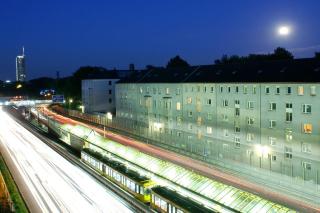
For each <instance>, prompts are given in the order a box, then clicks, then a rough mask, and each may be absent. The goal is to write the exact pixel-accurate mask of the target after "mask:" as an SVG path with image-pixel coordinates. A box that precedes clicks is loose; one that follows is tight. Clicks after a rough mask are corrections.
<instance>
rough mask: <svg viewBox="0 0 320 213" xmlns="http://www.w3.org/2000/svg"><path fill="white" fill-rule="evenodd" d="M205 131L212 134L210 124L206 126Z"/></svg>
mask: <svg viewBox="0 0 320 213" xmlns="http://www.w3.org/2000/svg"><path fill="white" fill-rule="evenodd" d="M207 133H208V134H212V127H211V126H207Z"/></svg>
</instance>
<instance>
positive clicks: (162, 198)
mask: <svg viewBox="0 0 320 213" xmlns="http://www.w3.org/2000/svg"><path fill="white" fill-rule="evenodd" d="M81 160H82V161H83V162H84V163H86V164H87V165H88V166H90V167H91V168H93V169H94V170H95V171H97V172H98V173H100V174H101V175H102V176H104V177H106V178H107V179H108V180H110V181H111V182H113V183H115V184H116V185H118V186H119V187H121V188H122V189H124V190H125V191H127V192H128V193H130V194H131V195H133V196H134V197H135V198H136V199H138V200H140V201H141V202H143V203H145V204H146V205H149V206H150V208H151V209H153V210H154V211H156V212H160V213H166V212H168V213H193V212H196V213H211V212H215V211H213V210H211V209H209V208H207V207H205V206H203V205H201V204H199V203H197V202H195V201H193V200H191V199H190V198H188V197H185V196H183V195H181V194H179V193H178V192H176V191H174V190H171V189H169V188H167V187H164V186H160V185H158V184H157V183H156V182H154V181H152V180H151V179H150V178H148V177H146V176H143V175H140V174H139V173H138V172H136V171H134V170H131V169H129V168H128V167H127V166H126V165H125V164H123V163H121V162H119V161H116V160H114V159H111V158H109V157H107V156H103V155H102V154H101V153H99V152H96V151H94V150H92V149H89V148H84V149H83V150H82V151H81Z"/></svg>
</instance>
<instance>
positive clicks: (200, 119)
mask: <svg viewBox="0 0 320 213" xmlns="http://www.w3.org/2000/svg"><path fill="white" fill-rule="evenodd" d="M197 124H198V125H199V126H200V125H201V124H202V118H201V117H200V116H198V118H197Z"/></svg>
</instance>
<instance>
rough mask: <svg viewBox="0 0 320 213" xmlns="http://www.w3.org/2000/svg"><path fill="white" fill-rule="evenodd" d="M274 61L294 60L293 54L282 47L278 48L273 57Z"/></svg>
mask: <svg viewBox="0 0 320 213" xmlns="http://www.w3.org/2000/svg"><path fill="white" fill-rule="evenodd" d="M271 58H272V59H293V55H292V53H291V52H289V51H288V50H286V49H285V48H282V47H277V48H276V49H275V50H274V52H273V54H272V55H271Z"/></svg>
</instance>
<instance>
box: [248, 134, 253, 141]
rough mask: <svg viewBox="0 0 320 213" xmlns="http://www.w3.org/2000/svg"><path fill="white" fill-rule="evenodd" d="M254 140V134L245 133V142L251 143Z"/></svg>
mask: <svg viewBox="0 0 320 213" xmlns="http://www.w3.org/2000/svg"><path fill="white" fill-rule="evenodd" d="M253 139H254V134H253V133H247V141H249V142H250V141H252V140H253Z"/></svg>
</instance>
